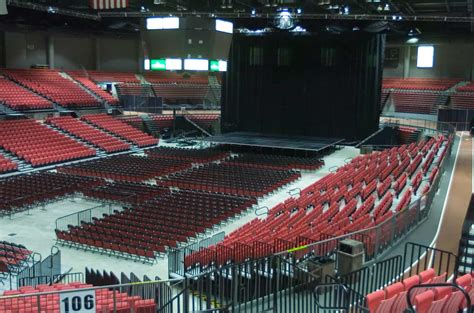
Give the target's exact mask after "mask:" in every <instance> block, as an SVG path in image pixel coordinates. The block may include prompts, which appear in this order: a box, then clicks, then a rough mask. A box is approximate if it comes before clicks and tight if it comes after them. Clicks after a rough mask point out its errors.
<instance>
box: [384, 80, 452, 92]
mask: <svg viewBox="0 0 474 313" xmlns="http://www.w3.org/2000/svg"><path fill="white" fill-rule="evenodd" d="M460 81H461V80H460V79H451V78H445V79H442V78H441V79H439V78H436V79H435V78H407V79H402V78H384V79H383V82H382V88H383V89H409V90H427V91H430V90H432V91H442V90H446V89H449V88H450V87H452V86H454V85H456V84H457V83H459V82H460Z"/></svg>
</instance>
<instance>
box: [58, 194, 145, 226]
mask: <svg viewBox="0 0 474 313" xmlns="http://www.w3.org/2000/svg"><path fill="white" fill-rule="evenodd" d="M92 199H94V200H98V199H96V198H92ZM99 200H101V199H99ZM101 201H103V202H104V203H102V204H100V205H97V206H94V207H92V208H89V209H85V210H82V211H79V212H75V213H71V214H68V215H65V216H62V217H59V218H57V219H56V222H55V224H56V230H60V231H66V230H68V229H69V226H81V224H82V223H91V222H92V221H93V220H94V219H100V218H102V217H103V216H104V215H105V214H108V215H111V214H113V213H115V212H116V211H121V210H123V208H120V207H117V205H118V206H123V205H125V206H126V205H131V204H134V203H135V201H136V195H132V194H128V195H127V196H124V197H123V198H122V199H120V200H114V201H112V200H110V201H107V200H101ZM114 204H115V205H116V206H115V207H114Z"/></svg>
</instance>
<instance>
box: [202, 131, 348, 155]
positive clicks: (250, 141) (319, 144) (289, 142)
mask: <svg viewBox="0 0 474 313" xmlns="http://www.w3.org/2000/svg"><path fill="white" fill-rule="evenodd" d="M202 141H205V142H210V143H215V144H222V145H230V146H240V147H255V148H271V149H284V150H301V151H312V152H322V151H323V150H326V149H328V148H332V147H335V146H336V145H337V144H339V143H341V142H343V141H344V139H341V138H324V137H306V136H294V137H293V136H291V137H290V136H281V135H269V134H261V133H252V132H232V133H227V134H222V135H216V136H212V137H208V138H204V139H202Z"/></svg>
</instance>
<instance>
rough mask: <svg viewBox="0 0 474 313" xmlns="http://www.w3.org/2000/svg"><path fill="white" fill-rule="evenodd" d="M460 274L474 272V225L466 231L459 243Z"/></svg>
mask: <svg viewBox="0 0 474 313" xmlns="http://www.w3.org/2000/svg"><path fill="white" fill-rule="evenodd" d="M458 270H459V272H461V273H471V272H472V271H474V225H473V224H471V226H470V227H469V229H468V230H467V231H464V232H463V234H462V237H461V241H460V243H459V268H458Z"/></svg>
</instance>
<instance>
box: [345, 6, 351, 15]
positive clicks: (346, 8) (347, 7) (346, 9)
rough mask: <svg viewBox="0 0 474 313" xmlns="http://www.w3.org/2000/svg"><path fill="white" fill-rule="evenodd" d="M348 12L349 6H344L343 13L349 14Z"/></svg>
mask: <svg viewBox="0 0 474 313" xmlns="http://www.w3.org/2000/svg"><path fill="white" fill-rule="evenodd" d="M349 13H350V9H349V6H345V7H344V15H349Z"/></svg>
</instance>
